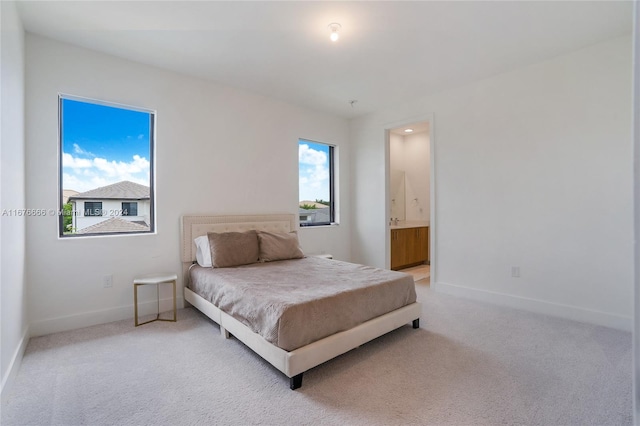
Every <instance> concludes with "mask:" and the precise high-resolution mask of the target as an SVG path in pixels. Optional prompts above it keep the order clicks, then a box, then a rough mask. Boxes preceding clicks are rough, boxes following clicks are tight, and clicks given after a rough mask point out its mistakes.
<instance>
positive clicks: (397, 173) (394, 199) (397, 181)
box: [389, 170, 405, 220]
mask: <svg viewBox="0 0 640 426" xmlns="http://www.w3.org/2000/svg"><path fill="white" fill-rule="evenodd" d="M404 179H405V176H404V171H402V170H393V171H391V182H390V188H389V189H390V191H389V192H390V194H391V203H390V205H391V217H390V218H391V220H393V219H395V218H397V219H398V220H405V211H404V209H405V188H404V186H405V183H404Z"/></svg>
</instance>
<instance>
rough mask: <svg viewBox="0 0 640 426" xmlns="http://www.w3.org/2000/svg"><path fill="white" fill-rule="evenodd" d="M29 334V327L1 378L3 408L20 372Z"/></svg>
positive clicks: (0, 400)
mask: <svg viewBox="0 0 640 426" xmlns="http://www.w3.org/2000/svg"><path fill="white" fill-rule="evenodd" d="M29 333H30V327H29V326H27V327H26V329H25V331H24V333H23V334H22V339H20V343H19V344H18V347H17V348H16V350H15V352H14V353H13V357H12V358H11V362H10V363H9V368H8V369H7V373H6V374H5V375H4V377H3V378H2V385H1V386H2V387H0V404H2V406H3V407H4V405H5V404H6V402H7V398H8V397H9V393H10V392H11V387H12V386H13V381H14V380H15V378H16V375H17V374H18V370H20V365H21V364H22V357H23V356H24V351H25V350H26V349H27V344H28V343H29V336H30V334H29ZM0 411H1V410H0Z"/></svg>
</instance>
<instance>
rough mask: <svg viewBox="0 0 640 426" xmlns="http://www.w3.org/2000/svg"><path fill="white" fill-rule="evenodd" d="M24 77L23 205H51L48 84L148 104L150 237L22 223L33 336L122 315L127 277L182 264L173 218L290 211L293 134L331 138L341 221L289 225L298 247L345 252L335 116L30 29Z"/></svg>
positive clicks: (52, 95)
mask: <svg viewBox="0 0 640 426" xmlns="http://www.w3.org/2000/svg"><path fill="white" fill-rule="evenodd" d="M26 83H27V114H26V120H27V162H26V165H27V202H28V204H29V205H30V206H33V207H34V208H35V207H39V208H46V209H49V208H56V205H57V199H58V198H57V197H58V194H57V185H56V181H57V176H58V166H57V161H56V160H55V159H56V157H57V149H58V146H57V131H58V124H57V117H58V112H57V96H58V93H59V92H62V93H66V94H71V95H77V96H84V97H89V98H95V99H101V100H105V101H110V102H117V103H122V104H127V105H134V106H139V107H142V108H148V109H152V110H156V111H157V115H156V119H157V138H156V150H155V151H156V206H157V218H156V225H157V230H158V232H157V235H138V236H118V237H94V238H73V239H63V240H59V239H58V238H57V236H56V218H55V217H45V218H32V219H30V220H28V222H27V253H28V259H29V262H28V267H29V275H28V282H29V301H30V308H31V312H32V315H31V321H32V323H31V329H32V334H33V335H38V334H44V333H49V332H54V331H59V330H64V329H71V328H77V327H82V326H86V325H90V324H94V323H100V322H107V321H111V320H116V319H121V318H131V317H132V316H133V300H132V299H133V298H132V284H131V281H132V279H133V277H134V276H135V275H138V274H143V273H149V272H154V271H164V270H171V271H174V272H176V273H178V274H179V273H180V271H181V265H180V257H179V251H178V250H179V246H178V244H179V227H178V225H179V217H180V215H182V214H194V213H215V214H234V213H281V212H289V213H297V210H298V206H297V205H298V158H297V156H298V138H306V139H310V140H317V141H322V142H326V143H331V144H335V145H337V146H338V157H339V160H338V161H339V167H340V169H339V179H340V182H341V184H340V187H339V188H338V190H339V199H338V201H339V203H340V207H339V208H340V212H339V213H340V219H341V224H340V225H339V226H336V227H329V228H322V229H302V230H300V232H299V233H300V239H301V243H302V246H303V249H304V250H305V251H306V252H309V253H311V252H325V253H332V254H333V255H334V256H335V257H336V258H338V259H346V260H348V259H349V256H350V250H351V247H350V241H349V236H350V230H349V220H348V219H349V217H350V211H349V198H350V197H349V195H350V194H349V191H348V189H349V185H348V182H349V180H350V178H349V169H348V164H349V147H348V146H347V140H348V124H347V122H346V120H344V119H340V118H336V117H331V116H328V115H325V114H320V113H316V112H313V111H310V110H307V109H303V108H300V107H296V106H292V105H290V104H286V103H284V102H280V101H277V100H274V99H269V98H265V97H262V96H258V95H255V94H251V93H248V92H244V91H241V90H237V89H234V88H230V87H225V86H221V85H217V84H213V83H211V82H206V81H204V80H198V79H195V78H190V77H186V76H182V75H178V74H175V73H171V72H167V71H163V70H160V69H157V68H154V67H150V66H145V65H141V64H137V63H133V62H130V61H125V60H121V59H118V58H115V57H112V56H108V55H105V54H100V53H96V52H93V51H89V50H85V49H81V48H77V47H73V46H70V45H66V44H62V43H58V42H54V41H52V40H48V39H44V38H41V37H38V36H35V35H31V34H28V35H27V73H26ZM107 274H113V278H114V283H113V288H107V289H104V288H103V286H102V277H103V276H104V275H107ZM178 293H179V294H182V291H181V290H180V291H179V292H178ZM149 300H152V298H149V299H147V301H149ZM151 305H152V304H151ZM151 308H152V307H151Z"/></svg>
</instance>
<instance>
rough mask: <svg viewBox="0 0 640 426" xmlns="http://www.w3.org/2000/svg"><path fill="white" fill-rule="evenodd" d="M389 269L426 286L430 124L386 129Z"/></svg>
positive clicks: (421, 123) (428, 237)
mask: <svg viewBox="0 0 640 426" xmlns="http://www.w3.org/2000/svg"><path fill="white" fill-rule="evenodd" d="M389 197H390V200H389V209H390V211H389V218H390V220H389V229H390V235H389V237H390V251H391V253H390V259H391V262H390V266H391V269H394V270H402V271H403V272H407V273H411V274H412V275H413V276H414V278H415V280H416V283H419V284H427V285H428V284H429V278H430V260H431V250H430V243H429V241H430V239H431V238H430V232H429V231H430V222H431V146H430V129H429V122H427V121H424V122H417V123H411V124H408V125H403V126H400V127H395V128H392V129H390V130H389Z"/></svg>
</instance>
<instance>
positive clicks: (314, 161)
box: [298, 144, 327, 165]
mask: <svg viewBox="0 0 640 426" xmlns="http://www.w3.org/2000/svg"><path fill="white" fill-rule="evenodd" d="M298 161H299V162H300V164H310V165H323V164H327V154H326V153H324V152H322V151H316V150H315V149H313V148H309V145H307V144H301V145H300V147H299V149H298Z"/></svg>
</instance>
